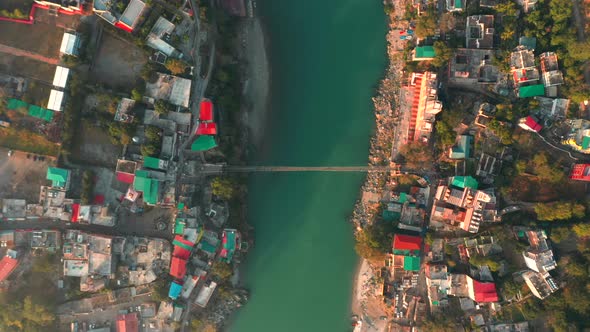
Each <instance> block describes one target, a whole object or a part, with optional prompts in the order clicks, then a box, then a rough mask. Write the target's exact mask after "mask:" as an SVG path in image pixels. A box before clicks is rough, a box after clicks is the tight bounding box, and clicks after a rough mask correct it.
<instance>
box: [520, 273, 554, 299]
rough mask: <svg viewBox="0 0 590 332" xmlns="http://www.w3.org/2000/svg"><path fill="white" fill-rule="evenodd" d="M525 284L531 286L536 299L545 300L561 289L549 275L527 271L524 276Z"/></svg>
mask: <svg viewBox="0 0 590 332" xmlns="http://www.w3.org/2000/svg"><path fill="white" fill-rule="evenodd" d="M522 277H523V278H524V281H525V283H526V284H527V286H529V288H530V290H531V292H532V293H533V295H535V296H536V297H538V298H540V299H541V300H542V299H545V298H546V297H548V296H549V295H551V294H552V293H554V292H555V291H557V290H558V289H559V287H558V286H557V283H556V282H555V281H554V280H553V278H552V277H551V275H549V273H547V272H544V273H538V272H533V271H526V272H524V273H523V274H522Z"/></svg>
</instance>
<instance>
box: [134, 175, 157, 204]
mask: <svg viewBox="0 0 590 332" xmlns="http://www.w3.org/2000/svg"><path fill="white" fill-rule="evenodd" d="M133 189H135V190H137V191H141V192H142V193H143V200H144V201H145V202H146V203H148V204H151V205H155V204H156V203H157V202H158V192H159V189H160V182H159V181H158V180H156V179H150V178H149V175H148V172H147V171H143V170H139V171H136V172H135V179H134V180H133Z"/></svg>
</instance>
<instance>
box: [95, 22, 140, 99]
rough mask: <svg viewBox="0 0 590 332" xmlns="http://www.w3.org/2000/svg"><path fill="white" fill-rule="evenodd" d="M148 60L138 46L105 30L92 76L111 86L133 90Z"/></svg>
mask: <svg viewBox="0 0 590 332" xmlns="http://www.w3.org/2000/svg"><path fill="white" fill-rule="evenodd" d="M146 62H147V57H146V55H145V54H144V53H143V52H142V51H141V50H140V49H139V48H137V46H135V45H134V44H132V43H130V42H128V41H125V40H122V39H119V38H117V37H115V36H113V35H111V34H110V33H109V32H108V31H107V30H105V32H104V34H103V36H102V40H101V43H100V47H99V49H98V52H97V54H96V56H95V63H94V67H93V69H92V75H91V78H92V79H94V80H95V81H97V82H100V83H103V84H105V85H107V86H109V87H111V88H123V89H125V90H131V88H130V87H133V86H134V85H135V83H136V79H137V77H138V76H139V73H140V72H141V69H142V68H143V66H144V65H145V63H146Z"/></svg>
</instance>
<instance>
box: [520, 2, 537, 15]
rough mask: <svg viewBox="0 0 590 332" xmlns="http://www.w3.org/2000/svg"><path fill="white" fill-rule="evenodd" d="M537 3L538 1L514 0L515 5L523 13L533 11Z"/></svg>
mask: <svg viewBox="0 0 590 332" xmlns="http://www.w3.org/2000/svg"><path fill="white" fill-rule="evenodd" d="M537 2H539V0H516V3H518V4H519V5H520V6H521V7H522V9H523V10H524V12H525V13H528V12H530V11H532V10H534V9H535V6H536V5H537Z"/></svg>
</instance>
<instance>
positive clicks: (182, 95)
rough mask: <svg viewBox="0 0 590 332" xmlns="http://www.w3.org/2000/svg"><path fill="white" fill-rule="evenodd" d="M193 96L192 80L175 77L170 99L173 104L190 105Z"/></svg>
mask: <svg viewBox="0 0 590 332" xmlns="http://www.w3.org/2000/svg"><path fill="white" fill-rule="evenodd" d="M190 96H191V80H188V79H186V78H181V77H175V80H174V84H173V85H172V91H171V92H170V98H169V101H170V103H172V104H173V105H176V106H182V107H188V103H189V99H190Z"/></svg>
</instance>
